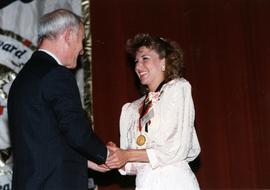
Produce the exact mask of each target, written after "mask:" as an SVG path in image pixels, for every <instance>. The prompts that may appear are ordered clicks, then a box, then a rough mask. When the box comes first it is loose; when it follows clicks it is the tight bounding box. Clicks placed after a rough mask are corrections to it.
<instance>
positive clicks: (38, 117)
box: [8, 9, 108, 190]
mask: <svg viewBox="0 0 270 190" xmlns="http://www.w3.org/2000/svg"><path fill="white" fill-rule="evenodd" d="M38 34H39V49H38V51H36V52H34V53H33V55H32V57H31V58H30V60H29V61H28V62H27V63H26V64H25V66H24V68H23V69H22V70H21V71H20V73H19V74H18V76H17V77H16V79H15V81H14V82H13V84H12V86H11V89H10V92H9V97H8V116H9V126H10V133H11V143H12V150H13V156H14V168H13V172H14V173H13V181H12V186H13V187H12V188H13V189H14V190H17V189H18V190H39V189H40V190H41V189H42V190H86V189H87V181H88V176H87V160H91V161H89V163H88V164H89V166H91V167H94V169H96V170H98V171H102V172H104V171H108V168H106V167H105V165H104V163H105V161H106V159H107V155H108V150H107V148H106V146H105V145H104V144H103V143H102V142H101V141H100V140H99V139H98V138H97V137H96V136H95V134H94V132H93V131H92V129H91V126H90V124H89V123H88V121H87V119H86V118H85V114H84V111H83V108H82V105H81V100H80V95H79V90H78V87H77V83H76V80H75V78H74V76H73V74H72V72H71V71H70V70H69V69H71V68H75V67H76V63H77V57H78V56H79V54H80V53H82V49H83V45H82V42H83V39H84V28H83V24H82V22H81V20H80V18H79V17H78V16H77V15H75V14H74V13H72V12H70V11H67V10H63V9H62V10H56V11H53V12H51V13H48V14H47V15H44V16H43V17H42V18H41V19H40V27H39V32H38ZM95 163H97V164H95ZM98 164H100V165H98ZM102 164H103V165H102Z"/></svg>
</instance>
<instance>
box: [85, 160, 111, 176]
mask: <svg viewBox="0 0 270 190" xmlns="http://www.w3.org/2000/svg"><path fill="white" fill-rule="evenodd" d="M87 166H88V168H90V169H92V170H95V171H98V172H102V173H104V172H107V171H110V168H108V166H106V165H105V164H101V165H97V164H96V163H94V162H92V161H90V160H88V161H87Z"/></svg>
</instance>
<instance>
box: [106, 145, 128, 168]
mask: <svg viewBox="0 0 270 190" xmlns="http://www.w3.org/2000/svg"><path fill="white" fill-rule="evenodd" d="M107 148H108V149H109V151H110V155H109V157H108V159H107V161H106V166H108V167H109V168H110V169H115V168H121V167H123V166H124V165H125V164H126V163H127V161H128V154H127V151H126V150H123V149H120V148H119V147H117V146H116V145H115V144H114V143H113V142H109V143H107Z"/></svg>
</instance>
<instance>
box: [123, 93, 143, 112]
mask: <svg viewBox="0 0 270 190" xmlns="http://www.w3.org/2000/svg"><path fill="white" fill-rule="evenodd" d="M144 98H145V96H143V97H141V98H139V99H137V100H134V101H133V102H127V103H125V104H124V105H123V107H122V110H129V109H131V110H134V109H135V110H138V108H139V107H140V105H141V104H142V102H143V100H144Z"/></svg>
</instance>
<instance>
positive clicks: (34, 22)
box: [0, 0, 92, 190]
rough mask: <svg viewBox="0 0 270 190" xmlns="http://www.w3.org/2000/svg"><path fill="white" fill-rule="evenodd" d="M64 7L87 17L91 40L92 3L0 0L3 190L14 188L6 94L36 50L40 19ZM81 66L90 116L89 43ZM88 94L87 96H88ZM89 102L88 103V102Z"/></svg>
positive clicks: (82, 90)
mask: <svg viewBox="0 0 270 190" xmlns="http://www.w3.org/2000/svg"><path fill="white" fill-rule="evenodd" d="M59 8H64V9H68V10H71V11H73V12H74V13H76V14H77V15H81V16H82V17H85V18H86V19H85V21H84V22H85V25H86V30H85V31H86V38H90V30H89V25H90V22H89V1H85V0H81V1H80V0H57V1H55V0H42V1H39V0H21V1H19V0H17V1H16V0H1V1H0V189H3V190H9V189H11V177H12V170H11V168H12V156H11V151H10V150H11V147H10V141H9V132H8V121H7V95H8V91H9V88H10V86H11V84H12V82H13V80H14V79H15V77H16V75H17V73H18V72H19V71H20V70H21V68H22V67H23V66H24V64H25V63H26V62H27V60H28V59H29V58H30V56H31V55H32V53H33V51H35V50H36V48H37V27H38V19H39V18H40V17H41V16H42V15H44V14H46V13H48V12H51V11H53V10H55V9H59ZM87 41H88V42H87V44H85V47H86V48H87V49H86V50H85V52H86V53H85V56H84V57H83V58H82V60H81V62H82V64H81V65H82V67H81V68H80V69H78V70H77V71H76V79H77V83H78V86H79V89H80V94H81V99H82V102H83V105H84V107H85V108H86V110H89V111H88V116H90V117H91V115H92V114H91V112H92V111H91V110H92V109H91V100H92V99H91V95H90V90H91V78H90V69H91V68H90V60H89V58H90V50H91V49H90V46H91V44H90V43H91V42H90V40H87ZM85 92H86V93H85ZM85 100H87V101H85Z"/></svg>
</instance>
